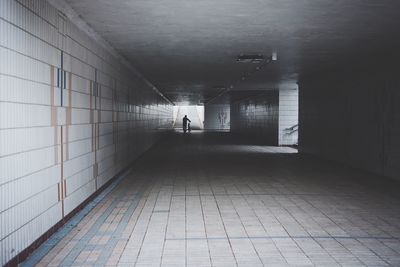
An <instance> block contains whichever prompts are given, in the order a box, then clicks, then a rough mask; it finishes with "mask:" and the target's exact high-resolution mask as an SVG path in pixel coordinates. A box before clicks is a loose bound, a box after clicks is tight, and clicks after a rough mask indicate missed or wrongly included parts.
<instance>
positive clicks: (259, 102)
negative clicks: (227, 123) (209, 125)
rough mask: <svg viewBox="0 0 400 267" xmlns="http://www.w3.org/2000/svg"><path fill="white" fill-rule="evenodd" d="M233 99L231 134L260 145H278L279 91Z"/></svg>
mask: <svg viewBox="0 0 400 267" xmlns="http://www.w3.org/2000/svg"><path fill="white" fill-rule="evenodd" d="M233 99H234V100H232V102H231V132H233V133H237V134H240V135H242V136H246V137H250V138H251V140H252V141H255V142H257V143H260V144H266V145H278V122H279V91H277V90H274V91H267V92H264V93H262V94H257V95H253V96H250V97H245V98H242V99H240V97H234V98H233ZM235 99H236V100H235Z"/></svg>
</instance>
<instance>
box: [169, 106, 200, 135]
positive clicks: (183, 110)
mask: <svg viewBox="0 0 400 267" xmlns="http://www.w3.org/2000/svg"><path fill="white" fill-rule="evenodd" d="M173 112H174V129H176V130H182V126H183V125H182V119H183V117H184V116H185V115H187V117H188V118H189V120H190V121H191V122H190V127H191V129H192V130H203V129H204V106H174V111H173Z"/></svg>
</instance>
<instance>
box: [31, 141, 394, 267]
mask: <svg viewBox="0 0 400 267" xmlns="http://www.w3.org/2000/svg"><path fill="white" fill-rule="evenodd" d="M293 152H295V150H293V149H291V148H275V147H261V146H251V145H247V146H246V145H243V144H242V145H234V144H233V142H232V140H231V139H230V138H229V137H228V135H227V134H220V135H219V136H217V135H213V134H209V135H207V136H204V135H201V134H194V135H192V136H182V135H179V134H175V135H174V136H171V137H170V138H169V139H168V140H167V141H166V142H164V143H163V144H161V145H159V146H158V147H156V148H155V149H153V150H152V151H150V152H148V153H147V154H146V155H145V156H144V157H142V158H141V159H140V160H139V161H138V162H137V163H136V164H135V166H134V168H133V170H132V172H131V173H130V175H129V176H128V177H127V178H126V179H124V180H122V181H121V182H120V183H119V184H118V185H117V186H116V187H115V189H114V190H112V191H111V193H109V194H108V195H107V196H106V197H105V198H104V199H103V200H102V201H101V202H100V203H99V204H98V205H97V206H96V207H95V208H94V209H93V210H92V211H91V212H90V213H89V214H88V215H87V216H86V217H84V219H83V220H82V221H81V222H80V223H79V224H78V226H77V227H75V228H73V229H72V230H71V231H70V233H69V234H68V235H67V236H66V237H64V238H63V239H62V240H61V241H59V242H58V243H57V244H56V245H55V246H54V248H53V249H51V250H50V252H49V253H48V254H47V255H46V256H44V257H43V258H41V261H40V263H39V264H38V266H47V265H49V266H59V265H61V266H160V265H161V266H365V265H367V266H390V265H391V266H400V196H396V193H397V192H398V191H396V190H397V189H396V188H398V187H397V186H398V184H397V183H395V182H390V181H386V180H382V178H379V177H373V176H369V175H367V174H363V173H361V172H357V171H354V170H349V169H345V168H342V167H338V166H336V165H333V164H331V163H326V162H322V161H316V160H312V159H308V158H303V157H301V156H300V155H298V154H293ZM373 179H380V181H383V183H375V182H373Z"/></svg>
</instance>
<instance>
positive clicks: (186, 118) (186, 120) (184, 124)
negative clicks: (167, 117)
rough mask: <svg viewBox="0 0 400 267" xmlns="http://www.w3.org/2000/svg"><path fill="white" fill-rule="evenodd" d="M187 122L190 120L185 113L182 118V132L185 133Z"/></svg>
mask: <svg viewBox="0 0 400 267" xmlns="http://www.w3.org/2000/svg"><path fill="white" fill-rule="evenodd" d="M188 122H191V121H190V120H189V118H188V117H187V115H185V116H184V117H183V119H182V127H183V132H184V133H186V131H187V126H188Z"/></svg>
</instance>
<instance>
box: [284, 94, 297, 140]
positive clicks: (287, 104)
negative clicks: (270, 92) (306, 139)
mask: <svg viewBox="0 0 400 267" xmlns="http://www.w3.org/2000/svg"><path fill="white" fill-rule="evenodd" d="M298 122H299V90H298V89H293V90H279V145H296V144H297V139H298V132H297V127H294V126H295V125H297V124H298Z"/></svg>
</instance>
